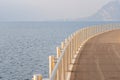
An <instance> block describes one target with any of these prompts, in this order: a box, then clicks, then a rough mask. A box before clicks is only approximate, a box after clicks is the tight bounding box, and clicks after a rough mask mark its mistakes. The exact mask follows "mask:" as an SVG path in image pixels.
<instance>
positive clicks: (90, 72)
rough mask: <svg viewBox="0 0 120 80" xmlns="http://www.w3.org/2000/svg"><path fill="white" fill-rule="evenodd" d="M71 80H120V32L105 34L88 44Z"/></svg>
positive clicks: (75, 66)
mask: <svg viewBox="0 0 120 80" xmlns="http://www.w3.org/2000/svg"><path fill="white" fill-rule="evenodd" d="M71 80H120V30H113V31H109V32H105V33H103V34H100V35H98V36H96V37H93V38H92V39H90V40H88V41H87V42H86V44H85V45H84V46H83V48H82V50H81V51H80V52H79V56H78V57H77V60H76V62H75V64H74V68H73V70H72V76H71Z"/></svg>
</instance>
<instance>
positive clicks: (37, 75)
mask: <svg viewBox="0 0 120 80" xmlns="http://www.w3.org/2000/svg"><path fill="white" fill-rule="evenodd" d="M32 80H42V75H41V74H36V75H34V76H33V79H32Z"/></svg>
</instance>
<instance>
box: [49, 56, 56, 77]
mask: <svg viewBox="0 0 120 80" xmlns="http://www.w3.org/2000/svg"><path fill="white" fill-rule="evenodd" d="M54 66H55V57H54V56H49V77H51V74H52V71H53V69H54Z"/></svg>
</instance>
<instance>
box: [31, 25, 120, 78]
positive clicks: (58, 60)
mask: <svg viewBox="0 0 120 80" xmlns="http://www.w3.org/2000/svg"><path fill="white" fill-rule="evenodd" d="M114 29H120V24H102V25H96V26H90V27H86V28H83V29H80V30H78V31H76V32H75V33H73V34H72V35H70V36H69V37H68V38H67V39H65V41H64V42H62V43H61V45H60V46H59V47H57V48H56V49H57V55H56V56H49V80H69V79H70V75H71V70H72V68H73V64H74V62H75V59H76V57H77V55H78V53H79V51H80V49H81V46H83V44H84V43H85V42H86V41H87V40H88V39H90V38H92V37H94V36H96V35H99V34H101V33H104V32H107V31H111V30H114ZM33 80H42V76H41V75H34V77H33Z"/></svg>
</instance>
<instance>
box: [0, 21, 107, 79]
mask: <svg viewBox="0 0 120 80" xmlns="http://www.w3.org/2000/svg"><path fill="white" fill-rule="evenodd" d="M101 23H108V22H0V80H31V78H32V75H33V74H39V73H40V74H42V75H43V77H44V78H47V77H48V56H49V55H55V54H56V52H55V50H56V46H58V45H60V43H61V42H62V41H63V40H64V39H65V38H66V37H68V36H69V35H70V34H71V33H73V32H74V31H76V30H77V29H79V28H81V27H85V26H89V25H93V24H101Z"/></svg>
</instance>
